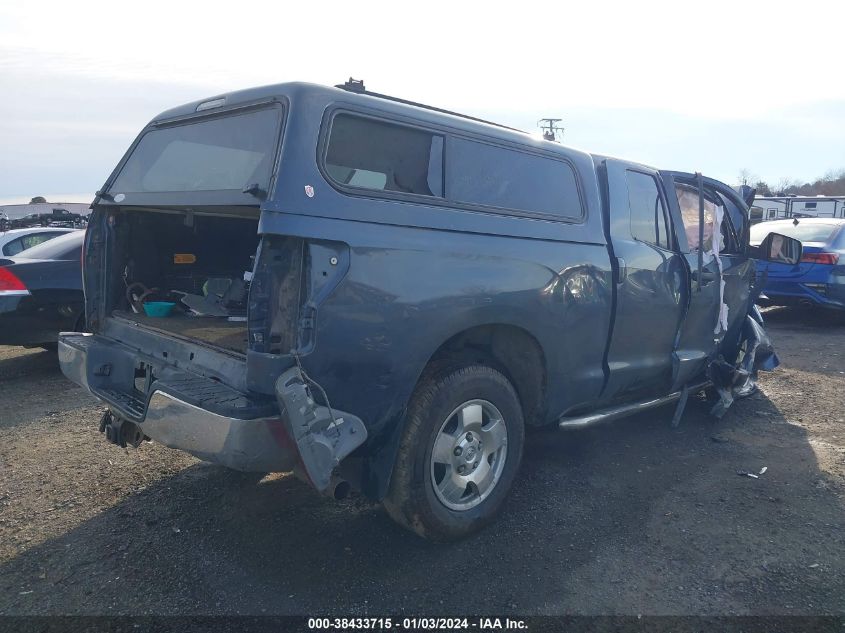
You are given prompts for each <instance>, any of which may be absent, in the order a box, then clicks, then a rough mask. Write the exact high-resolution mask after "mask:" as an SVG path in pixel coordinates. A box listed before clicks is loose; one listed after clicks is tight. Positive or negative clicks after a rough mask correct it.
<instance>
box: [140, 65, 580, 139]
mask: <svg viewBox="0 0 845 633" xmlns="http://www.w3.org/2000/svg"><path fill="white" fill-rule="evenodd" d="M306 97H307V98H308V100H309V101H308V103H309V105H311V106H312V107H320V108H321V109H325V108H327V107H329V106H330V105H334V104H350V105H360V106H364V107H368V108H372V109H377V110H380V111H382V112H385V113H391V114H398V115H405V116H408V115H411V116H412V117H413V118H415V119H417V120H419V121H429V122H431V123H433V124H437V125H440V126H445V127H450V128H454V129H458V130H467V131H471V132H476V133H480V134H484V135H486V136H488V137H493V138H499V139H502V140H506V141H511V142H514V143H520V144H524V145H530V146H533V147H537V148H540V149H543V150H545V151H552V152H555V151H560V153H561V154H565V153H572V152H575V153H579V154H584V155H590V154H589V153H588V152H584V151H583V150H579V149H575V148H573V147H569V146H565V145H562V144H560V143H557V142H555V141H547V140H544V139H542V138H537V137H535V136H534V135H532V134H529V133H528V132H525V131H521V130H516V129H514V128H510V127H507V126H504V125H500V124H497V123H493V122H486V121H482V120H480V119H477V118H474V117H471V116H469V115H462V114H458V113H448V112H444V111H442V110H440V109H435V108H436V106H426V105H423V104H413V103H408V102H403V101H394V100H392V98H384V96H381V95H380V96H376V95H375V94H373V93H367V92H364V93H360V92H354V91H351V90H345V89H343V88H336V87H330V86H323V85H319V84H312V83H306V82H288V83H281V84H273V85H268V86H261V87H257V88H247V89H245V90H237V91H234V92H228V93H224V94H219V95H214V96H210V97H207V98H204V99H200V100H198V101H193V102H191V103H186V104H184V105H181V106H177V107H175V108H171V109H170V110H166V111H164V112H162V113H161V114H159V115H158V116H157V117H155V118H154V119H153V121H152V123H153V124H156V123H161V122H165V121H168V120H172V119H178V118H183V117H189V116H193V115H208V114H213V113H214V112H215V110H216V108H209V109H207V110H203V111H201V112H197V107H199V106H200V105H202V104H204V103H209V102H214V101H217V100H221V99H223V100H225V102H224V104H223V105H222V106H220V107H233V106H237V105H238V104H249V103H255V102H261V101H265V100H269V99H273V98H278V99H287V100H290V101H291V102H297V101H299V100H301V99H303V98H306Z"/></svg>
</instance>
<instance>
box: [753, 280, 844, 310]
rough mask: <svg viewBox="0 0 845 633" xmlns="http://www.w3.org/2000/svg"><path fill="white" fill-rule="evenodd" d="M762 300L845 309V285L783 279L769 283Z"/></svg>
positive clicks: (781, 303) (772, 302) (775, 303)
mask: <svg viewBox="0 0 845 633" xmlns="http://www.w3.org/2000/svg"><path fill="white" fill-rule="evenodd" d="M819 287H821V288H819ZM760 300H761V302H764V303H769V304H772V305H784V306H792V305H817V306H819V307H823V308H832V309H845V285H843V284H830V283H828V284H820V283H813V284H812V285H807V284H805V283H800V282H783V281H781V282H774V283H768V284H766V287H765V288H764V289H763V293H762V295H761V296H760Z"/></svg>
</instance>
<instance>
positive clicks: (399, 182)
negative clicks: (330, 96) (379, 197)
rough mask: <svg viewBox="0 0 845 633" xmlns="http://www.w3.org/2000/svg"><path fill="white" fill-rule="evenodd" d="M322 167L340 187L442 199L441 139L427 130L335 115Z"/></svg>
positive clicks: (361, 117) (359, 117) (346, 115)
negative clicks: (323, 166)
mask: <svg viewBox="0 0 845 633" xmlns="http://www.w3.org/2000/svg"><path fill="white" fill-rule="evenodd" d="M325 167H326V172H327V174H328V176H329V178H331V180H333V181H334V182H335V183H336V184H339V185H341V186H348V187H357V188H361V189H373V190H377V191H393V192H397V193H408V194H415V195H420V196H434V197H443V137H442V136H440V135H438V134H434V133H432V132H429V131H426V130H421V129H418V128H414V127H410V126H405V125H397V124H394V123H386V122H384V121H380V120H377V119H371V118H368V117H363V116H355V115H351V114H338V115H337V116H335V118H334V120H333V121H332V127H331V132H330V134H329V140H328V148H327V150H326V157H325Z"/></svg>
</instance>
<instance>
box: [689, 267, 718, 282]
mask: <svg viewBox="0 0 845 633" xmlns="http://www.w3.org/2000/svg"><path fill="white" fill-rule="evenodd" d="M716 279H718V275H717V274H716V273H714V272H710V271H709V270H702V271H701V281H699V280H698V271H697V270H694V271H692V280H693V281H695V282H698V283H699V284H700V285H702V286H703V285H705V284H708V283H710V282H711V281H716Z"/></svg>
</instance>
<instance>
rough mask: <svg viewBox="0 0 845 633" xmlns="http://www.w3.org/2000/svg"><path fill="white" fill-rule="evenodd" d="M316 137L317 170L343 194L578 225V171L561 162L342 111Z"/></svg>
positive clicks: (543, 154) (559, 158) (492, 142)
mask: <svg viewBox="0 0 845 633" xmlns="http://www.w3.org/2000/svg"><path fill="white" fill-rule="evenodd" d="M322 138H323V140H322V151H321V152H320V161H319V167H320V170H321V171H322V173H323V175H324V176H325V177H326V179H327V180H328V181H329V182H330V183H332V184H333V185H334V186H335V188H336V189H338V190H340V191H341V192H343V193H346V194H350V195H364V196H374V195H375V196H380V197H381V196H383V197H388V198H396V197H398V198H402V199H407V200H408V201H414V202H419V203H425V204H430V205H442V206H449V207H457V208H464V209H467V210H472V211H482V212H487V213H497V214H502V215H509V216H518V217H528V218H536V219H543V220H553V221H559V222H561V221H562V222H568V223H573V222H577V223H581V222H583V221H584V219H585V213H584V203H583V197H582V194H581V187H580V185H579V182H578V176H577V172H576V170H575V167H574V166H573V165H572V164H571V163H570V161H569V160H567V159H566V157H564V156H558V155H551V154H548V153H546V152H543V151H533V150H532V148H530V147H527V146H526V147H516V146H512V145H510V144H505V143H498V142H496V140H495V139H489V138H475V137H469V136H466V135H465V134H464V133H463V131H462V132H461V134H460V135H458V134H455V133H452V131H451V130H440V129H437V128H436V127H434V126H432V127H431V128H428V127H423V126H421V125H417V124H415V123H408V122H405V121H399V120H395V119H387V118H386V117H378V116H374V115H369V114H363V113H358V112H350V111H346V110H337V111H335V112H334V113H333V114H331V115H329V116H327V117H326V119H324V126H323V133H322Z"/></svg>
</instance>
